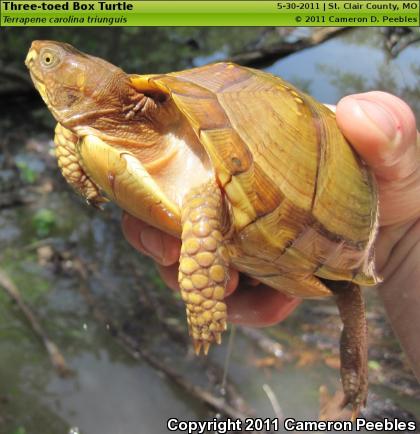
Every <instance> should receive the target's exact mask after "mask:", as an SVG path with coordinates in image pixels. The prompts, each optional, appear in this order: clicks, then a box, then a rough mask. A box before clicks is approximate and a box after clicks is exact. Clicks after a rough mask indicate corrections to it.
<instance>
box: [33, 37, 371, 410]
mask: <svg viewBox="0 0 420 434" xmlns="http://www.w3.org/2000/svg"><path fill="white" fill-rule="evenodd" d="M26 65H27V66H28V68H29V70H30V73H31V76H32V79H33V81H34V83H35V86H36V88H37V89H38V91H39V92H40V94H41V96H42V98H43V99H44V101H45V103H46V104H47V105H48V108H49V109H50V111H51V113H52V114H53V115H54V117H55V118H56V120H57V121H58V124H57V127H56V130H55V143H56V154H57V157H58V164H59V166H60V168H61V171H62V173H63V175H64V177H65V178H66V180H67V181H68V183H69V184H70V185H71V186H73V187H74V188H75V189H76V190H77V191H78V192H79V193H80V194H81V195H82V196H84V197H85V198H86V199H87V201H88V202H89V203H91V204H93V205H99V204H101V203H102V202H104V201H106V199H105V197H104V196H102V192H103V193H104V194H105V196H106V197H107V198H109V199H111V200H113V201H114V202H116V203H117V204H118V205H119V206H120V207H121V208H123V209H125V210H126V211H127V212H129V213H130V214H132V215H133V216H136V217H138V218H140V219H142V220H144V221H146V222H148V223H150V224H152V225H154V226H156V227H157V228H159V229H161V230H163V231H166V232H168V233H170V234H174V235H176V236H178V237H181V239H182V250H181V257H180V266H179V284H180V288H181V295H182V298H183V300H184V301H185V303H186V309H187V319H188V325H189V332H190V335H191V336H192V339H193V342H194V346H195V349H196V352H197V353H199V352H200V348H203V349H204V352H205V353H207V351H208V348H209V345H210V343H212V342H217V343H219V342H220V339H221V332H223V331H224V330H225V329H226V316H227V315H226V305H225V303H224V302H223V298H224V293H225V286H226V281H227V278H228V270H229V267H230V266H233V267H235V268H236V269H238V270H239V271H241V272H243V273H245V274H247V275H249V276H251V277H253V278H255V279H258V280H259V281H261V282H263V283H265V284H267V285H269V286H271V287H273V288H276V289H278V290H280V291H283V292H285V293H287V294H291V295H293V296H297V297H305V298H319V297H326V296H331V295H335V296H336V299H337V304H338V307H339V311H340V314H341V317H342V319H343V323H344V329H343V333H342V337H341V365H342V366H341V375H342V381H343V388H344V392H345V402H343V405H344V404H346V403H348V402H350V403H351V404H352V406H353V413H354V415H355V414H357V413H358V411H359V409H360V407H361V405H363V404H364V402H365V400H366V394H367V344H366V322H365V314H364V307H363V300H362V297H361V292H360V288H359V286H358V285H373V284H375V283H376V282H377V280H378V279H377V276H376V275H375V271H374V255H373V247H372V246H373V242H374V239H375V235H376V228H377V196H376V188H375V183H374V181H373V179H372V177H371V174H370V173H369V171H368V170H367V168H366V167H365V166H364V165H363V163H362V162H361V161H360V160H359V159H358V157H357V156H356V155H355V153H354V152H353V151H352V149H351V148H350V146H349V144H348V143H347V142H346V140H345V139H344V137H343V136H342V134H341V133H340V131H339V130H338V128H337V125H336V121H335V115H334V114H333V113H332V112H331V111H330V110H329V109H327V108H326V107H324V106H323V105H321V104H319V103H318V102H316V101H315V100H314V99H312V98H311V97H309V96H308V95H305V94H304V93H302V92H300V91H298V90H297V89H295V88H294V87H293V86H292V85H290V84H288V83H286V82H284V81H283V80H281V79H280V78H278V77H275V76H273V75H270V74H267V73H265V72H261V71H258V70H254V69H250V68H244V67H240V66H238V65H235V64H232V63H215V64H212V65H208V66H204V67H201V68H194V69H189V70H186V71H180V72H174V73H170V74H162V75H128V74H126V73H125V72H124V71H122V70H121V69H120V68H118V67H116V66H114V65H112V64H110V63H108V62H106V61H105V60H102V59H99V58H96V57H93V56H89V55H86V54H83V53H81V52H79V51H78V50H76V49H75V48H73V47H71V46H70V45H68V44H64V43H59V42H51V41H35V42H33V44H32V47H31V49H30V51H29V53H28V55H27V58H26Z"/></svg>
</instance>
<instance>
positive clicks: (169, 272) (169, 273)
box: [157, 262, 239, 297]
mask: <svg viewBox="0 0 420 434" xmlns="http://www.w3.org/2000/svg"><path fill="white" fill-rule="evenodd" d="M178 267H179V263H178V262H176V263H175V264H172V265H169V266H162V265H158V266H157V269H158V272H159V274H160V277H161V278H162V280H163V281H164V282H165V283H166V285H167V286H168V287H169V288H171V289H173V290H175V291H179V284H178ZM238 281H239V273H238V271H237V270H234V269H233V268H231V269H230V270H229V279H228V282H227V285H226V292H225V297H227V296H228V295H230V294H232V292H233V291H235V289H236V288H237V286H238Z"/></svg>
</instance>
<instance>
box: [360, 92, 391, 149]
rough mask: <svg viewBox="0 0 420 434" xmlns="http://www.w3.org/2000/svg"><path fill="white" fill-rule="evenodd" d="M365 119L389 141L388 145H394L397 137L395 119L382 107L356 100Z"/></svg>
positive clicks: (374, 103) (367, 101)
mask: <svg viewBox="0 0 420 434" xmlns="http://www.w3.org/2000/svg"><path fill="white" fill-rule="evenodd" d="M356 103H357V104H358V105H359V107H360V108H361V110H362V111H363V113H364V114H365V115H366V117H367V118H368V119H369V120H370V121H371V122H372V123H373V124H374V125H375V126H376V128H378V129H379V130H380V131H381V132H382V133H383V134H385V135H386V137H387V138H388V140H389V143H390V144H394V143H395V136H396V135H397V126H396V119H395V117H394V116H393V114H392V113H391V112H390V111H389V110H388V108H387V107H386V106H384V105H381V104H379V103H376V102H372V101H369V100H365V99H359V98H358V99H356Z"/></svg>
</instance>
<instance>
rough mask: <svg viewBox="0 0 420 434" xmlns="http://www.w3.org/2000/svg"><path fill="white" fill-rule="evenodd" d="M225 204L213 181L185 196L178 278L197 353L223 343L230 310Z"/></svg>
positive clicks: (205, 351)
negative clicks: (226, 298) (211, 345)
mask: <svg viewBox="0 0 420 434" xmlns="http://www.w3.org/2000/svg"><path fill="white" fill-rule="evenodd" d="M223 220H224V207H223V200H222V195H221V192H220V189H219V187H218V186H217V185H216V183H215V182H214V181H210V182H208V183H206V184H203V185H201V186H199V187H195V188H193V189H191V190H190V192H189V193H188V194H186V195H185V197H184V200H183V206H182V237H181V238H182V248H181V256H180V260H179V274H178V281H179V286H180V289H181V296H182V298H183V300H184V302H185V304H186V310H187V321H188V328H189V333H190V335H191V337H192V339H193V343H194V349H195V352H196V354H197V355H198V354H200V351H201V348H203V351H204V353H205V354H207V352H208V350H209V347H210V344H211V343H213V342H216V343H220V342H221V333H222V332H223V331H224V330H226V319H227V311H226V304H225V303H224V302H223V298H224V295H225V289H226V283H227V278H228V271H229V258H228V253H227V250H226V248H225V247H224V245H223V234H222V230H223Z"/></svg>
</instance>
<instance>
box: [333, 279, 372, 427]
mask: <svg viewBox="0 0 420 434" xmlns="http://www.w3.org/2000/svg"><path fill="white" fill-rule="evenodd" d="M329 286H330V287H331V289H332V290H333V292H334V294H335V295H336V302H337V306H338V310H339V312H340V316H341V319H342V320H343V331H342V334H341V339H340V356H341V381H342V383H343V390H344V400H343V403H342V406H343V407H344V406H345V405H347V404H349V403H350V404H351V405H352V407H353V413H352V420H354V419H355V418H356V417H357V416H358V414H359V412H360V408H361V407H362V406H365V405H366V398H367V391H368V347H367V324H366V315H365V306H364V301H363V296H362V291H361V289H360V287H359V286H358V285H356V284H354V283H351V282H334V283H332V282H331V284H330V285H329Z"/></svg>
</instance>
